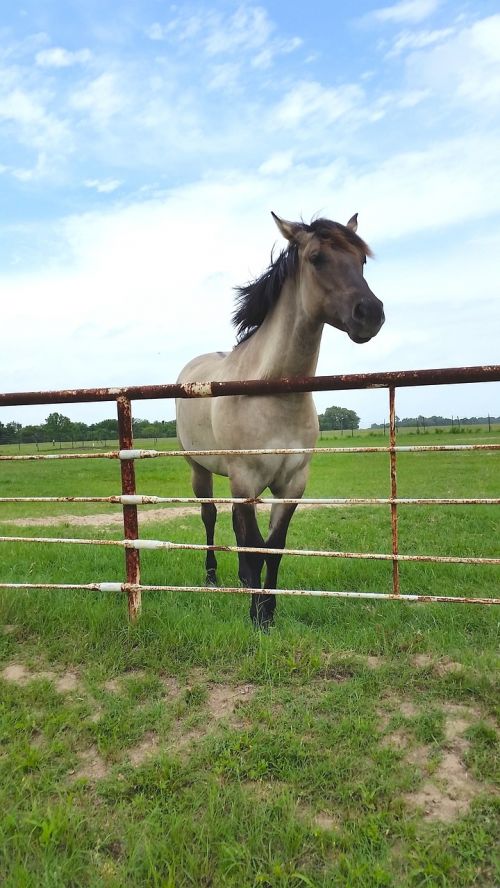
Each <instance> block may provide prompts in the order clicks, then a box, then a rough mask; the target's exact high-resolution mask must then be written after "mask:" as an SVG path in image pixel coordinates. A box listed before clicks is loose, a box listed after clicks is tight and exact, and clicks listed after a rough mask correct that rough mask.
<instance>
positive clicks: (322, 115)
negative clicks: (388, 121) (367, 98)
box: [273, 80, 364, 127]
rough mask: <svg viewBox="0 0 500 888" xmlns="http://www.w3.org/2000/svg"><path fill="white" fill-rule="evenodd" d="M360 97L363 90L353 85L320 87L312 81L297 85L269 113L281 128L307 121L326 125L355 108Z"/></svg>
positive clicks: (295, 125) (361, 97)
mask: <svg viewBox="0 0 500 888" xmlns="http://www.w3.org/2000/svg"><path fill="white" fill-rule="evenodd" d="M363 97H364V93H363V90H362V89H361V87H360V86H358V85H356V84H345V85H344V86H339V87H324V86H322V84H321V83H318V82H316V81H312V80H309V81H301V82H299V83H298V84H297V85H296V86H295V87H293V89H291V90H290V91H289V92H288V93H287V94H286V95H285V96H284V98H283V99H282V100H281V102H280V103H279V104H278V105H277V107H276V108H275V110H274V112H273V113H274V114H275V115H276V119H277V121H278V122H279V123H280V124H282V125H283V126H288V127H297V126H300V125H301V124H302V123H303V122H304V121H305V120H308V121H310V119H311V118H319V119H320V121H321V123H322V124H323V125H328V124H330V123H333V122H334V121H335V120H338V119H339V117H342V116H343V115H344V114H347V113H348V112H349V111H351V110H352V109H353V108H355V107H356V105H358V104H359V103H360V102H361V101H362V100H363Z"/></svg>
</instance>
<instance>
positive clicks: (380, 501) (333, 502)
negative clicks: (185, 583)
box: [0, 494, 500, 511]
mask: <svg viewBox="0 0 500 888" xmlns="http://www.w3.org/2000/svg"><path fill="white" fill-rule="evenodd" d="M0 503H111V504H116V505H122V506H154V505H188V504H196V505H198V506H201V505H203V504H209V503H214V505H217V506H218V505H260V506H273V505H278V504H282V505H288V506H290V505H297V506H298V505H304V506H388V505H391V504H392V503H394V504H395V505H397V506H499V505H500V497H475V498H473V497H462V498H457V499H452V498H451V497H434V498H432V499H425V498H416V497H390V496H388V497H371V498H369V497H313V496H310V497H307V496H303V497H288V498H284V497H277V496H256V497H246V498H242V497H234V496H153V495H143V494H135V495H131V494H129V495H126V494H121V495H113V496H0ZM174 511H175V510H174Z"/></svg>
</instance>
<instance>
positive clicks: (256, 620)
mask: <svg viewBox="0 0 500 888" xmlns="http://www.w3.org/2000/svg"><path fill="white" fill-rule="evenodd" d="M252 624H253V628H254V629H257V631H258V632H263V633H264V634H265V635H268V634H269V631H270V629H271V628H272V626H274V617H272V616H271V617H266V616H265V614H259V615H258V616H252Z"/></svg>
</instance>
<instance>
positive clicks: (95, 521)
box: [3, 503, 331, 527]
mask: <svg viewBox="0 0 500 888" xmlns="http://www.w3.org/2000/svg"><path fill="white" fill-rule="evenodd" d="M257 508H258V510H259V512H260V511H261V510H262V511H264V512H269V511H270V509H271V506H270V505H267V504H265V503H259V505H258V507H257ZM299 508H300V509H321V508H324V506H321V505H320V504H316V503H301V504H300V506H299ZM330 508H331V506H330ZM217 511H218V512H230V511H231V505H230V504H228V503H219V504H218V505H217ZM199 514H200V507H199V506H195V505H193V506H164V507H163V508H160V509H149V508H145V509H141V524H154V523H156V522H159V521H177V520H179V519H182V518H190V517H192V516H193V515H199ZM3 523H4V524H11V525H13V526H15V527H54V526H55V525H57V524H68V525H71V526H74V527H89V526H91V527H114V526H122V525H123V514H122V511H121V509H120V511H119V512H99V513H97V514H94V515H50V516H46V517H41V516H40V517H38V518H6V519H5V520H4V522H3Z"/></svg>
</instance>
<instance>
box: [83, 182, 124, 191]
mask: <svg viewBox="0 0 500 888" xmlns="http://www.w3.org/2000/svg"><path fill="white" fill-rule="evenodd" d="M84 184H85V187H86V188H95V190H96V191H98V192H99V194H111V192H113V191H116V189H117V188H119V187H120V185H121V184H122V182H121V180H120V179H104V180H103V179H86V180H85V183H84Z"/></svg>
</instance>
